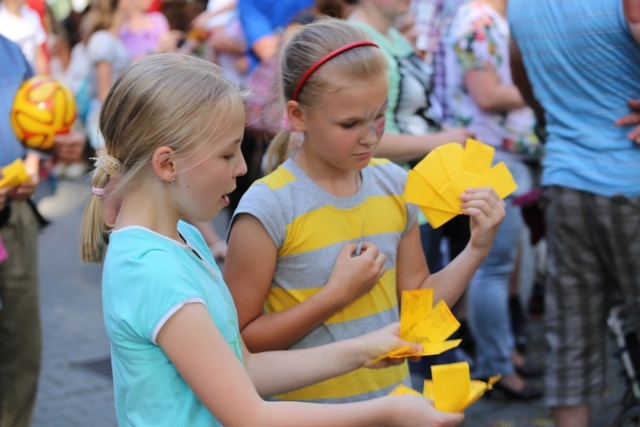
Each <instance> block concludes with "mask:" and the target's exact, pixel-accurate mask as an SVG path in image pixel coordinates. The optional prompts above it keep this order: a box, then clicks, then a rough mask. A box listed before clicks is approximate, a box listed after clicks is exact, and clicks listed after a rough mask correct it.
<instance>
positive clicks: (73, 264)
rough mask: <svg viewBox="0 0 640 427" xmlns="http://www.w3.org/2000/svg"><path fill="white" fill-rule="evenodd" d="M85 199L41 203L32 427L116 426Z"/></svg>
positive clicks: (513, 409) (525, 408) (611, 402)
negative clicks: (38, 348)
mask: <svg viewBox="0 0 640 427" xmlns="http://www.w3.org/2000/svg"><path fill="white" fill-rule="evenodd" d="M89 193H90V186H89V185H88V184H87V183H75V182H68V181H67V182H61V183H60V185H59V186H58V189H57V192H56V194H55V196H49V197H45V198H43V199H41V201H40V207H41V209H42V211H43V213H44V214H45V215H46V216H47V217H48V218H50V219H51V220H52V224H51V225H50V226H49V227H48V228H46V229H45V230H44V231H43V232H42V234H41V237H40V272H41V314H42V322H43V333H44V354H43V356H44V364H43V371H42V376H41V382H40V388H39V393H38V400H37V406H36V411H35V416H34V423H33V425H34V426H35V427H75V426H78V427H81V426H82V427H84V426H91V427H102V426H105V427H106V426H115V425H116V422H115V416H114V407H113V392H112V382H111V377H110V375H111V370H110V364H109V344H108V341H107V337H106V334H105V331H104V328H103V326H102V309H101V303H100V274H101V268H100V266H96V265H86V264H82V263H81V262H80V261H79V258H78V239H79V226H80V221H81V216H82V210H83V206H84V203H85V201H86V199H87V197H88V195H89ZM217 225H218V226H221V224H217ZM218 228H220V227H218ZM530 339H531V341H532V347H533V349H532V351H533V353H532V354H531V357H533V358H541V357H542V353H543V351H544V350H543V348H544V347H543V345H542V343H541V330H540V325H539V324H533V325H532V327H531V337H530ZM610 368H611V369H610V371H611V375H610V379H609V383H608V385H607V387H606V390H605V392H606V395H607V398H606V401H605V402H604V403H603V405H601V406H599V407H597V408H596V409H595V419H594V422H593V423H592V426H593V427H604V426H611V425H613V424H612V421H613V419H614V418H615V416H616V415H617V413H618V411H619V409H620V404H619V400H620V396H621V390H622V383H623V380H622V379H621V378H620V377H619V376H618V375H617V372H618V370H619V368H618V365H617V360H614V361H613V362H612V363H611V364H610ZM466 418H467V421H465V424H464V426H465V427H530V426H536V427H545V426H551V425H552V424H551V422H550V420H549V416H548V413H547V411H546V410H545V409H544V407H543V406H542V404H541V402H540V401H536V402H529V403H519V402H513V401H508V400H503V399H498V398H489V397H483V398H482V399H481V400H480V401H479V402H478V403H476V404H475V405H473V406H472V407H471V408H469V409H468V410H467V413H466Z"/></svg>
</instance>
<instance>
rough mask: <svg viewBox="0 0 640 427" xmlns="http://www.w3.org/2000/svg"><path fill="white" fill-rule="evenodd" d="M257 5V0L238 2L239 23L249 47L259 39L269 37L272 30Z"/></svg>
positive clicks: (268, 21)
mask: <svg viewBox="0 0 640 427" xmlns="http://www.w3.org/2000/svg"><path fill="white" fill-rule="evenodd" d="M259 3H260V2H259V1H258V0H240V1H239V2H238V13H239V16H240V22H241V23H242V29H243V30H244V33H245V37H246V39H247V45H248V46H249V47H251V46H253V44H254V43H255V42H256V41H258V40H259V39H260V38H262V37H265V36H268V35H270V34H271V33H272V32H273V30H274V28H273V27H272V23H271V21H270V20H269V17H268V16H266V15H265V13H264V11H263V10H262V9H261V8H260V5H259Z"/></svg>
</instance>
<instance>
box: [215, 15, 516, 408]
mask: <svg viewBox="0 0 640 427" xmlns="http://www.w3.org/2000/svg"><path fill="white" fill-rule="evenodd" d="M386 69H387V64H386V61H385V56H384V53H383V52H382V51H381V50H380V49H379V48H378V47H377V45H375V44H374V43H373V42H371V41H368V39H367V37H366V35H365V34H364V33H363V31H362V30H360V29H358V28H357V27H355V26H353V25H352V24H349V23H347V22H345V21H340V20H334V19H325V20H320V21H318V22H315V23H312V24H309V25H307V26H305V27H303V28H302V29H301V30H300V31H299V32H298V33H297V34H295V35H294V36H293V37H292V38H291V40H290V41H289V42H288V43H287V44H286V45H285V47H284V50H283V51H282V58H281V61H280V75H281V86H282V91H283V93H282V94H283V97H284V100H285V101H286V112H287V117H288V121H289V123H290V125H289V129H287V130H283V131H282V132H281V133H280V134H279V135H278V136H277V137H276V139H275V140H274V141H273V142H272V144H273V147H270V149H271V150H273V151H274V152H279V151H280V150H279V147H280V145H281V144H286V143H287V141H288V138H289V133H290V131H295V132H302V133H303V134H304V142H303V143H302V145H301V147H300V148H299V149H298V150H297V151H296V152H294V154H293V156H292V157H289V158H288V159H286V160H285V162H284V163H283V164H282V165H281V166H280V167H279V168H278V169H277V170H275V171H274V172H273V173H271V174H269V175H268V176H266V177H265V178H263V179H261V180H259V181H258V182H256V183H255V184H254V185H253V186H252V187H251V188H250V189H249V190H248V191H247V192H246V193H245V195H244V196H243V199H242V200H241V202H240V205H239V207H238V209H237V210H236V211H235V214H234V217H233V219H232V221H233V222H232V224H231V230H230V235H229V244H228V252H227V254H228V259H227V262H226V263H225V266H224V275H225V281H226V282H227V284H228V286H229V288H230V289H231V293H232V295H233V297H234V301H235V302H236V306H237V309H238V315H239V320H240V328H241V331H242V336H243V339H244V341H245V342H246V344H247V346H248V347H249V349H251V350H252V351H264V350H283V349H298V348H308V347H315V346H317V345H320V344H326V343H330V342H341V340H344V339H349V338H352V337H356V336H359V335H362V334H365V333H367V332H369V331H372V330H375V329H378V328H380V327H383V326H384V325H389V324H391V323H394V322H396V321H398V318H399V314H398V296H399V294H400V293H401V292H402V291H404V290H410V289H418V288H433V289H434V290H435V297H436V301H438V300H441V299H444V300H445V301H446V302H447V303H448V304H449V305H450V306H451V305H452V304H453V303H454V302H455V301H456V299H457V298H458V297H459V296H460V294H461V293H462V291H463V290H464V289H465V287H466V285H467V283H468V281H469V279H470V278H471V276H472V275H473V272H474V271H475V270H476V269H477V268H478V266H479V265H480V263H481V262H482V260H483V259H484V258H485V257H486V255H487V253H488V252H489V249H490V247H491V244H492V242H493V237H494V234H495V232H496V229H497V227H498V225H499V224H500V221H501V220H502V218H503V217H504V203H503V202H502V201H501V200H500V199H499V197H498V196H497V195H496V194H495V192H494V191H493V190H491V189H489V188H481V189H469V190H467V192H466V193H464V194H463V195H462V208H463V212H464V213H465V214H466V215H468V216H470V218H471V220H470V221H471V222H470V224H471V234H472V237H471V240H470V242H469V244H468V245H467V247H466V248H465V249H464V251H463V252H462V253H461V254H460V256H458V257H457V258H456V259H455V260H453V261H452V263H451V264H450V265H449V266H448V267H447V268H445V269H444V270H442V271H441V272H438V273H437V274H433V275H430V274H429V269H428V267H427V264H426V262H425V258H424V255H423V252H422V249H421V245H420V235H419V232H418V225H417V221H416V217H417V209H416V207H415V206H411V205H408V204H406V203H405V202H404V198H403V191H404V185H405V180H406V172H405V171H404V170H403V169H402V168H400V167H399V166H397V165H395V164H393V163H391V162H389V161H387V160H381V159H374V158H373V152H374V150H375V149H376V147H377V145H378V143H379V142H380V138H381V136H382V131H383V128H384V117H385V111H386V108H387V90H388V85H387V71H386ZM285 152H286V151H285ZM248 265H251V268H247V266H248ZM400 383H405V384H406V385H410V383H409V372H408V369H407V365H406V364H401V365H397V366H394V367H392V368H389V369H386V370H384V371H380V372H373V371H370V370H358V371H355V372H352V373H349V374H347V375H343V376H341V377H338V378H335V379H332V380H329V381H325V382H323V383H321V384H317V385H314V386H311V387H307V388H305V389H303V390H300V391H296V392H294V393H289V394H286V395H282V396H279V398H280V399H286V400H308V401H320V402H344V401H356V400H367V399H370V398H374V397H377V396H381V395H385V394H387V393H388V392H389V391H391V390H392V389H393V388H394V387H396V386H397V385H398V384H400Z"/></svg>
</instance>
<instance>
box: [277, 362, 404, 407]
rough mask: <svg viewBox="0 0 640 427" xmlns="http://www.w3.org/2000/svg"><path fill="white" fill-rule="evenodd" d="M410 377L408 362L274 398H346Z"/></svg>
mask: <svg viewBox="0 0 640 427" xmlns="http://www.w3.org/2000/svg"><path fill="white" fill-rule="evenodd" d="M408 375H409V368H408V365H407V362H405V363H402V364H401V365H396V366H390V367H388V368H384V369H368V368H360V369H358V370H355V371H352V372H349V373H347V374H344V375H340V376H339V377H335V378H331V379H329V380H326V381H322V382H320V383H317V384H314V385H312V386H309V387H305V388H302V389H300V390H296V391H293V392H290V393H285V394H281V395H278V396H274V397H275V398H276V399H280V400H319V399H331V398H346V397H351V396H357V395H360V394H363V393H372V392H375V391H378V390H381V389H384V388H387V387H392V386H395V385H397V384H399V383H401V382H402V381H404V379H405V378H406V377H407V376H408Z"/></svg>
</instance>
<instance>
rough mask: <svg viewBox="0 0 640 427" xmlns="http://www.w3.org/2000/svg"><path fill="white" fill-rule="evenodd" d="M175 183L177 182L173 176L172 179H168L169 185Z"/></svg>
mask: <svg viewBox="0 0 640 427" xmlns="http://www.w3.org/2000/svg"><path fill="white" fill-rule="evenodd" d="M175 183H176V179H175V178H173V179H172V180H171V181H167V184H169V185H173V184H175Z"/></svg>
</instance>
